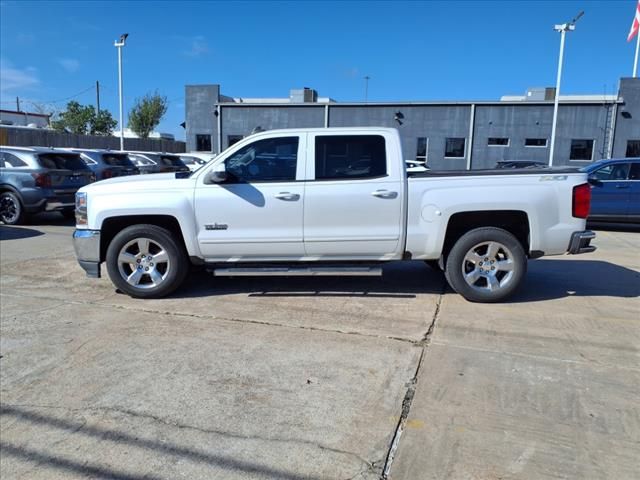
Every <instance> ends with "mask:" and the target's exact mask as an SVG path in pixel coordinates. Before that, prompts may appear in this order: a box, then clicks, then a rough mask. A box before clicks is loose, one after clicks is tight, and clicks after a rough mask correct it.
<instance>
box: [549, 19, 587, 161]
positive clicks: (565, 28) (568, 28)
mask: <svg viewBox="0 0 640 480" xmlns="http://www.w3.org/2000/svg"><path fill="white" fill-rule="evenodd" d="M582 15H584V12H580V13H579V14H578V15H577V16H576V18H574V19H573V20H571V21H570V22H568V23H563V24H562V25H555V26H554V27H553V29H554V30H555V31H556V32H560V57H559V58H558V78H557V79H556V93H555V95H554V97H555V98H554V101H553V122H552V124H551V145H550V146H549V166H550V167H551V166H553V150H554V147H555V143H556V124H557V122H558V102H559V100H560V80H561V78H562V59H563V57H564V36H565V34H566V33H567V32H572V31H574V30H575V29H576V22H577V21H578V20H579V19H580V17H582Z"/></svg>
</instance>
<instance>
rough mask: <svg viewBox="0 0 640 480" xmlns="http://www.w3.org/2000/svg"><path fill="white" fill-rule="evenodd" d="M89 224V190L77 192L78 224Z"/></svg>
mask: <svg viewBox="0 0 640 480" xmlns="http://www.w3.org/2000/svg"><path fill="white" fill-rule="evenodd" d="M86 224H87V192H76V225H86Z"/></svg>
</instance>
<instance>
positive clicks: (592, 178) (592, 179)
mask: <svg viewBox="0 0 640 480" xmlns="http://www.w3.org/2000/svg"><path fill="white" fill-rule="evenodd" d="M587 182H589V184H590V185H592V186H594V187H601V186H602V180H598V179H597V178H596V176H595V175H589V177H588V178H587Z"/></svg>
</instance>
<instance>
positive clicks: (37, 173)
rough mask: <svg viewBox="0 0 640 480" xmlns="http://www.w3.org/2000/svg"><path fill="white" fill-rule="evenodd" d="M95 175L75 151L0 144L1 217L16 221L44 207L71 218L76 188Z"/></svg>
mask: <svg viewBox="0 0 640 480" xmlns="http://www.w3.org/2000/svg"><path fill="white" fill-rule="evenodd" d="M95 179H96V176H95V174H94V173H93V172H92V171H91V170H90V169H89V167H87V165H86V164H85V163H84V161H83V160H82V158H80V155H79V154H78V153H72V152H68V151H64V150H59V149H54V148H45V147H3V146H0V221H2V222H4V223H5V224H7V225H16V224H18V223H21V222H22V220H24V218H25V215H27V214H29V213H38V212H45V211H47V212H50V211H60V212H62V214H63V215H64V216H65V217H68V218H72V217H73V215H74V210H75V193H76V191H77V190H78V189H79V188H80V187H83V186H85V185H87V184H88V183H91V182H93V181H95Z"/></svg>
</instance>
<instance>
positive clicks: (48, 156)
mask: <svg viewBox="0 0 640 480" xmlns="http://www.w3.org/2000/svg"><path fill="white" fill-rule="evenodd" d="M38 162H40V165H42V167H44V168H51V169H54V170H87V165H86V164H85V163H84V162H83V161H82V158H81V157H80V155H79V154H77V153H43V154H40V155H38Z"/></svg>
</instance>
